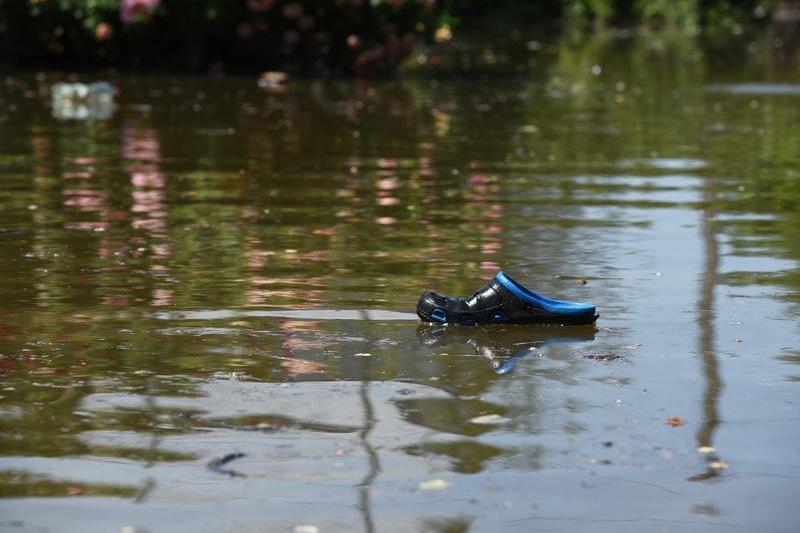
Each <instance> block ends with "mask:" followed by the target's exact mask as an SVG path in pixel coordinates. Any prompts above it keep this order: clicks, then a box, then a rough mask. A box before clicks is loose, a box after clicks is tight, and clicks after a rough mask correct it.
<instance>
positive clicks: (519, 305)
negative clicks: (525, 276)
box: [417, 272, 599, 326]
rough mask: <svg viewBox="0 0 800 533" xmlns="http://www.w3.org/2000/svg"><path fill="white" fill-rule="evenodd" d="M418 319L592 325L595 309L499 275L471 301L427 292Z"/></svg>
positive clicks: (421, 300) (419, 304)
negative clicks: (545, 295) (540, 293)
mask: <svg viewBox="0 0 800 533" xmlns="http://www.w3.org/2000/svg"><path fill="white" fill-rule="evenodd" d="M417 316H419V317H420V319H422V320H423V321H424V322H438V323H440V324H460V325H462V326H475V325H478V324H570V325H572V324H591V323H593V322H595V321H596V320H597V317H598V316H599V315H598V314H597V313H596V311H595V306H594V305H592V304H587V303H578V302H565V301H561V300H552V299H550V298H545V297H544V296H541V295H539V294H536V293H535V292H533V291H531V290H528V289H527V288H525V287H523V286H522V285H520V284H519V283H517V282H516V281H514V280H513V279H511V278H510V277H508V276H507V275H505V274H504V273H503V272H498V273H497V275H496V276H495V277H494V279H493V280H492V281H491V282H489V284H488V285H486V286H485V287H484V288H482V289H480V290H478V291H477V292H476V293H475V294H473V295H472V296H471V297H469V298H456V297H453V296H443V295H440V294H436V293H435V292H426V293H423V295H422V296H420V299H419V302H417Z"/></svg>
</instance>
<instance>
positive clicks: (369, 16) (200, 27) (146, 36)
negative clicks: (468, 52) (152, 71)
mask: <svg viewBox="0 0 800 533" xmlns="http://www.w3.org/2000/svg"><path fill="white" fill-rule="evenodd" d="M440 3H441V2H440V0H0V12H4V13H5V14H6V16H5V17H0V62H2V63H6V64H8V63H11V64H17V65H35V66H41V65H45V66H51V67H52V66H55V67H59V66H63V67H67V66H69V67H76V66H77V67H80V66H97V65H101V66H102V65H113V66H132V67H140V66H141V67H165V68H180V69H190V70H203V69H208V68H227V69H235V70H254V71H255V70H268V69H281V70H289V71H294V72H301V73H308V74H311V73H313V74H337V73H345V74H347V73H349V74H358V75H373V74H385V73H390V72H392V71H393V70H394V69H395V68H396V67H397V65H398V64H399V63H400V62H401V61H402V59H403V58H405V57H406V56H407V55H408V54H409V53H410V52H411V51H412V50H413V48H414V45H415V43H416V42H417V41H418V40H419V39H424V38H427V37H429V36H433V35H434V33H435V32H436V30H437V29H439V28H441V20H442V19H441V17H442V9H441V5H440Z"/></svg>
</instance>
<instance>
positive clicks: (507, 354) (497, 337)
mask: <svg viewBox="0 0 800 533" xmlns="http://www.w3.org/2000/svg"><path fill="white" fill-rule="evenodd" d="M596 332H597V328H596V327H595V326H594V325H593V324H591V325H586V326H571V327H559V326H512V325H509V326H487V327H465V326H445V325H438V324H437V325H430V324H423V325H420V326H419V327H418V328H417V338H418V339H419V341H420V343H421V344H423V345H425V346H431V347H433V346H459V345H468V346H470V347H472V349H473V350H474V351H475V354H476V355H478V356H479V357H480V358H481V359H483V360H484V361H485V362H486V363H487V364H488V365H489V368H490V369H491V370H492V372H494V373H495V374H497V375H499V376H502V375H505V374H508V373H510V372H511V371H512V370H513V369H514V367H515V366H516V364H517V362H518V361H519V360H520V359H522V358H523V357H525V356H527V355H529V354H531V353H533V352H535V351H536V350H537V349H540V348H542V347H543V346H546V345H548V344H560V343H573V342H588V341H593V340H594V337H595V333H596Z"/></svg>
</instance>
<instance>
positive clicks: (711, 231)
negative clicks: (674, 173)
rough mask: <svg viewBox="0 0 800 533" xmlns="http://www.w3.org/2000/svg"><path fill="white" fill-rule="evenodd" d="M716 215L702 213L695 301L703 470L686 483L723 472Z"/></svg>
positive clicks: (709, 195) (708, 193) (710, 192)
mask: <svg viewBox="0 0 800 533" xmlns="http://www.w3.org/2000/svg"><path fill="white" fill-rule="evenodd" d="M705 183H706V185H705V190H704V199H705V200H706V201H707V202H709V205H713V204H711V202H710V201H711V199H713V197H714V196H715V195H716V191H715V190H714V187H713V182H712V180H706V182H705ZM715 214H716V213H715V211H714V209H713V208H710V207H709V208H708V209H706V210H705V212H703V213H702V215H701V217H702V223H701V231H702V243H703V251H704V255H705V262H704V264H703V275H702V278H701V283H700V297H699V298H698V300H697V326H698V329H699V331H700V336H699V338H698V345H699V346H698V352H699V354H700V358H701V364H702V369H703V374H704V376H705V390H704V392H703V404H702V413H703V420H702V422H701V424H700V427H699V429H698V432H697V447H698V451H699V452H700V453H702V454H703V455H704V456H705V459H706V465H707V466H706V470H705V471H703V472H701V473H699V474H696V475H694V476H691V477H689V481H709V480H713V479H715V478H717V477H718V476H719V474H720V472H721V470H722V469H723V468H724V462H723V461H722V460H721V459H720V458H719V457H718V456H717V454H716V450H715V449H714V433H715V432H716V430H717V427H718V426H719V423H720V418H719V410H718V407H717V406H718V404H719V397H720V393H721V392H722V389H723V383H722V378H721V377H720V372H719V364H718V361H717V354H716V342H715V330H714V318H715V313H714V287H715V286H716V284H717V270H718V269H719V246H718V244H717V236H716V233H715V228H714V216H715Z"/></svg>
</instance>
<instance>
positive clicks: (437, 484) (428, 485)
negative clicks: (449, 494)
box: [419, 479, 450, 490]
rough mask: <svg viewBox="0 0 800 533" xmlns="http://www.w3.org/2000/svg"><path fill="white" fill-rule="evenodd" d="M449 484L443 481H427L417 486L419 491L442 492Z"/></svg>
mask: <svg viewBox="0 0 800 533" xmlns="http://www.w3.org/2000/svg"><path fill="white" fill-rule="evenodd" d="M449 486H450V484H449V483H448V482H447V481H445V480H444V479H429V480H428V481H423V482H422V483H420V484H419V490H443V489H446V488H447V487H449Z"/></svg>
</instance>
